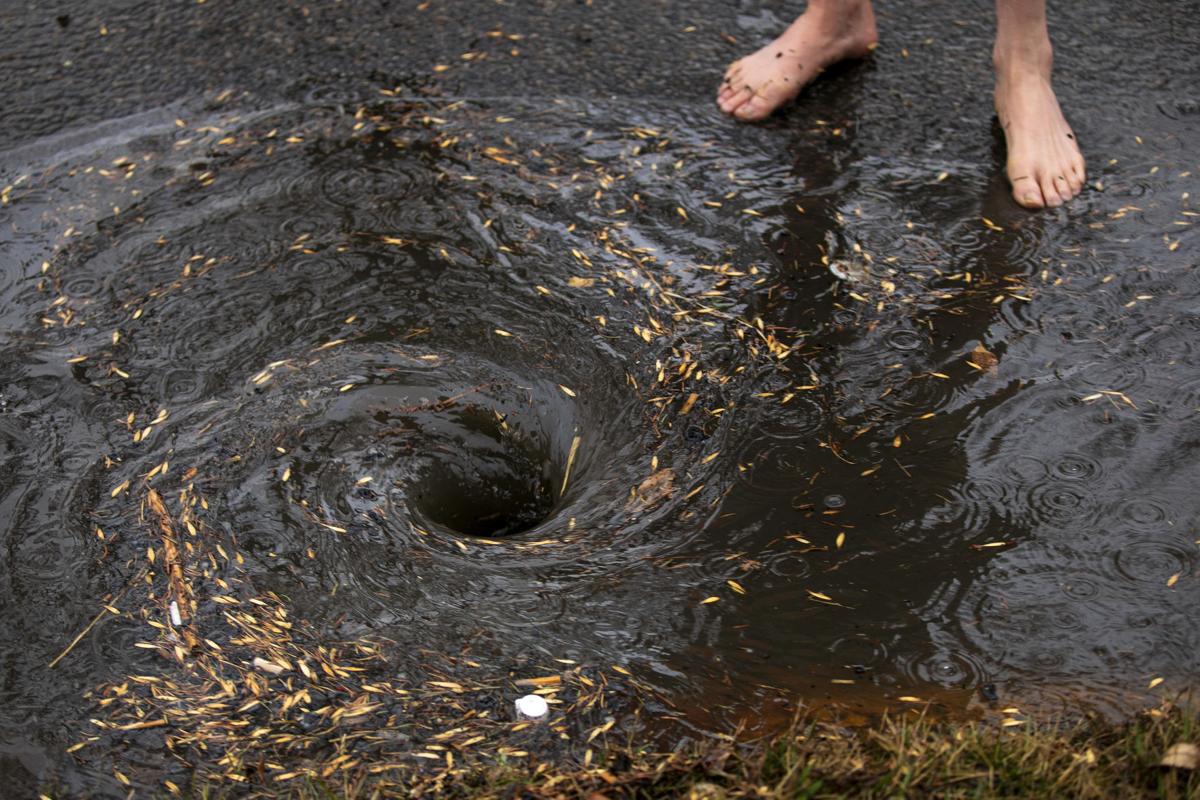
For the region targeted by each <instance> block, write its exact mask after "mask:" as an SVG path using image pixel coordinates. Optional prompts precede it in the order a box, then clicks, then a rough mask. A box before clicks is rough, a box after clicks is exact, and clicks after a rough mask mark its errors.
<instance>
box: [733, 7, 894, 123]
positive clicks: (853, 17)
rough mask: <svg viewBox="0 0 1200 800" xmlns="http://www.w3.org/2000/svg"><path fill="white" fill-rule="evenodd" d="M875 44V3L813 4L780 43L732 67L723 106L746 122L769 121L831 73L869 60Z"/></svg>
mask: <svg viewBox="0 0 1200 800" xmlns="http://www.w3.org/2000/svg"><path fill="white" fill-rule="evenodd" d="M875 39H876V35H875V14H874V13H873V12H872V11H871V3H870V0H809V4H808V8H807V9H805V11H804V13H803V14H801V15H800V16H799V17H797V18H796V21H795V22H793V23H792V24H791V25H790V26H788V29H787V30H786V31H784V32H783V33H782V34H781V35H780V36H779V38H778V39H776V40H775V41H773V42H771V43H770V44H769V45H767V46H766V47H764V48H762V49H761V50H759V51H758V52H756V53H752V54H750V55H748V56H746V57H745V58H742V59H740V60H738V61H735V62H733V63H732V64H730V65H729V69H728V70H726V71H725V78H724V80H722V81H721V88H720V89H719V90H718V92H717V105H719V106H720V107H721V110H722V111H724V112H725V113H726V114H731V115H733V116H734V117H736V118H737V119H740V120H743V121H746V122H752V121H755V120H760V119H763V118H765V117H768V116H770V115H771V113H772V112H773V111H775V109H777V108H779V107H780V106H782V105H784V104H785V103H788V102H790V101H791V100H792V99H794V98H795V97H796V95H798V94H799V93H800V90H801V89H803V88H804V86H805V85H806V84H808V83H809V82H810V81H811V80H812V79H813V78H815V77H817V75H819V74H820V73H821V71H822V70H823V69H825V68H826V67H828V66H830V65H832V64H834V63H836V62H838V61H842V60H843V59H847V58H861V57H862V56H865V55H866V54H867V53H869V52H870V51H871V50H872V49H873V48H874V47H875Z"/></svg>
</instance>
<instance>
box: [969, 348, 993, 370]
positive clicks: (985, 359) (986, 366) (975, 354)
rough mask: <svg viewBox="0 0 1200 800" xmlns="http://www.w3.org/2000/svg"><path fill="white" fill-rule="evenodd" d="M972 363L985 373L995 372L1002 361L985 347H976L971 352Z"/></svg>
mask: <svg viewBox="0 0 1200 800" xmlns="http://www.w3.org/2000/svg"><path fill="white" fill-rule="evenodd" d="M971 361H973V362H974V363H975V365H976V366H978V367H979V368H980V369H981V370H983V371H984V372H993V371H995V369H996V364H998V363H1000V360H999V359H998V358H996V356H995V355H993V354H992V353H991V352H990V351H989V350H988V349H987V348H986V347H984V346H983V345H981V344H980V345H976V346H975V349H974V350H972V351H971Z"/></svg>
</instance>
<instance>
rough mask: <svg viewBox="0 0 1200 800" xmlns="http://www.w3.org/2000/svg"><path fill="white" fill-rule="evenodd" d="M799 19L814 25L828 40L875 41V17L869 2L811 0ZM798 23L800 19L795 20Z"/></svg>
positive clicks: (856, 0)
mask: <svg viewBox="0 0 1200 800" xmlns="http://www.w3.org/2000/svg"><path fill="white" fill-rule="evenodd" d="M801 18H807V19H808V20H810V21H811V22H814V23H816V26H817V28H818V29H819V30H821V31H823V32H824V33H825V34H826V35H827V36H829V38H830V39H847V40H849V39H858V38H862V37H863V36H869V38H870V39H871V40H872V42H873V41H874V39H875V17H874V13H873V12H872V10H871V3H870V0H824V1H823V2H819V1H818V0H812V1H811V2H809V4H808V8H807V9H805V11H804V14H802V15H801ZM796 21H797V22H800V19H797V20H796Z"/></svg>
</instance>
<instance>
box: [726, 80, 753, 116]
mask: <svg viewBox="0 0 1200 800" xmlns="http://www.w3.org/2000/svg"><path fill="white" fill-rule="evenodd" d="M753 96H754V92H752V91H750V87H749V86H742V87H740V88H738V89H735V90H734V91H733V92H732V93H731V94H728V95H726V96H725V98H724V99H722V100H720V101H718V104H719V105H720V107H721V110H722V111H724V112H725V113H726V114H734V113H736V112H737V109H738V108H740V107H741V106H742V105H743V104H744V103H745V102H746V101H747V100H749V99H750V98H751V97H753Z"/></svg>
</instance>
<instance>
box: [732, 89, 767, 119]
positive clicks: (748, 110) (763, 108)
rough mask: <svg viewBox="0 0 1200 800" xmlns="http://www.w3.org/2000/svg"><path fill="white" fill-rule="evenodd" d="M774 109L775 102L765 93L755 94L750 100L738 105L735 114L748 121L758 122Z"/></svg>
mask: <svg viewBox="0 0 1200 800" xmlns="http://www.w3.org/2000/svg"><path fill="white" fill-rule="evenodd" d="M774 110H775V104H774V103H772V102H771V101H770V100H769V99H768V98H767V97H766V96H765V95H763V94H754V95H752V96H751V97H750V99H749V100H747V101H746V102H744V103H742V104H741V105H740V106H738V108H737V109H736V110H735V111H734V112H733V115H734V116H735V117H737V118H738V119H740V120H744V121H746V122H756V121H758V120H760V119H766V118H767V117H769V116H771V112H772V111H774Z"/></svg>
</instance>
